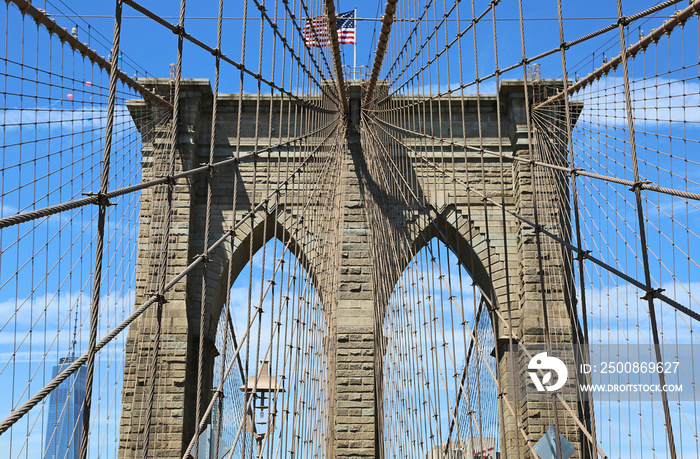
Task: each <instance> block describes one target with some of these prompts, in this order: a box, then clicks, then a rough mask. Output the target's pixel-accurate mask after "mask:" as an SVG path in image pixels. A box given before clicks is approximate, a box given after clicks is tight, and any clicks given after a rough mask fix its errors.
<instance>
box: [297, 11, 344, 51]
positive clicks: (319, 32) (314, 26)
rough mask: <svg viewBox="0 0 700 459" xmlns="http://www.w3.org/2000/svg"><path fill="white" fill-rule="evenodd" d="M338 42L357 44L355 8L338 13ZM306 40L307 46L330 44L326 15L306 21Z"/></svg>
mask: <svg viewBox="0 0 700 459" xmlns="http://www.w3.org/2000/svg"><path fill="white" fill-rule="evenodd" d="M337 17H338V20H337V21H336V24H337V26H338V42H339V43H340V44H341V45H343V44H355V30H356V29H355V10H352V11H348V12H346V13H340V14H338V16H337ZM304 42H305V43H306V46H319V47H320V46H330V45H331V37H330V33H329V32H328V20H327V19H326V16H316V17H315V18H312V19H310V20H307V21H306V25H304Z"/></svg>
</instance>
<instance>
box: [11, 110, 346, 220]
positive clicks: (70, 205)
mask: <svg viewBox="0 0 700 459" xmlns="http://www.w3.org/2000/svg"><path fill="white" fill-rule="evenodd" d="M338 120H339V118H336V119H335V120H333V121H331V122H329V123H328V124H326V125H325V126H322V127H321V128H319V129H317V130H316V131H313V132H310V133H308V134H305V135H303V136H299V137H296V138H294V139H291V140H287V141H286V142H282V143H279V144H276V145H273V146H270V147H265V148H261V149H259V150H255V151H252V152H250V153H248V154H246V155H243V156H241V157H240V158H235V157H234V158H229V159H224V160H222V161H218V162H216V163H213V164H205V165H204V166H200V167H196V168H194V169H190V170H187V171H184V172H180V173H178V174H174V175H171V176H164V177H160V178H157V179H153V180H149V181H147V182H143V183H139V184H137V185H131V186H128V187H124V188H119V189H116V190H112V191H108V192H106V193H105V194H104V196H105V197H106V198H107V199H111V198H115V197H118V196H122V195H125V194H129V193H133V192H135V191H140V190H143V189H146V188H151V187H153V186H156V185H162V184H164V183H168V182H171V181H176V180H179V179H182V178H185V177H189V176H192V175H199V174H203V173H205V172H208V171H209V170H210V169H211V168H212V167H213V168H217V167H222V166H229V165H233V164H238V163H240V162H241V161H243V160H246V159H250V158H256V157H258V156H260V154H262V153H266V152H272V151H275V150H277V149H280V148H282V147H287V146H289V145H291V144H292V143H295V142H298V141H299V140H303V139H306V138H309V137H313V136H314V135H316V134H318V133H319V132H321V131H323V130H324V129H327V128H328V127H330V126H331V124H333V123H336V122H337V121H338ZM98 203H99V197H98V195H97V194H93V193H90V194H89V195H88V196H87V197H85V198H81V199H76V200H74V201H66V202H64V203H61V204H56V205H54V206H48V207H44V208H43V209H37V210H32V211H30V212H25V213H22V214H16V215H11V216H9V217H5V218H2V219H0V229H2V228H7V227H8V226H14V225H17V224H20V223H24V222H28V221H31V220H36V219H37V218H42V217H48V216H50V215H54V214H57V213H60V212H65V211H67V210H71V209H76V208H78V207H83V206H86V205H88V204H98Z"/></svg>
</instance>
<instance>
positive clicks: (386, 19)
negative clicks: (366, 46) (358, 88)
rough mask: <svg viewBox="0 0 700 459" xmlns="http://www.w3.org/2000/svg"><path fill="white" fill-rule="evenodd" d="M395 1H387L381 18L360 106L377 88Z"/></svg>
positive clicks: (370, 97)
mask: <svg viewBox="0 0 700 459" xmlns="http://www.w3.org/2000/svg"><path fill="white" fill-rule="evenodd" d="M397 1H398V0H387V2H386V7H385V8H384V16H383V17H382V30H381V33H380V34H379V40H378V41H377V51H376V52H375V54H374V65H373V66H372V74H371V75H370V79H369V84H368V85H367V92H366V93H365V98H364V100H363V101H362V106H366V105H367V104H368V103H369V101H370V100H372V95H373V93H374V88H375V87H376V86H377V80H378V79H379V72H380V71H381V69H382V62H383V61H384V54H386V44H387V41H389V34H390V33H391V24H392V23H393V22H394V14H395V13H396V2H397Z"/></svg>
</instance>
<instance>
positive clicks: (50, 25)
mask: <svg viewBox="0 0 700 459" xmlns="http://www.w3.org/2000/svg"><path fill="white" fill-rule="evenodd" d="M7 1H8V2H10V1H11V2H12V3H14V4H15V5H17V8H19V10H20V11H21V12H22V14H28V15H29V16H31V17H32V19H34V21H36V23H37V25H39V24H41V25H43V26H44V27H46V30H48V31H49V33H50V34H55V35H56V36H57V37H58V38H59V39H60V40H61V42H62V43H64V42H65V43H68V45H69V46H70V47H71V48H72V49H74V50H76V51H77V52H79V53H80V54H81V55H82V56H84V57H86V58H88V59H89V60H90V62H94V63H95V64H97V65H98V66H99V67H100V68H102V69H104V70H105V71H107V72H111V70H112V64H111V63H109V62H107V60H106V59H105V58H104V57H102V56H100V55H99V54H97V52H95V51H94V50H92V49H90V48H88V47H87V45H86V44H85V43H81V42H80V41H78V39H77V38H75V37H74V36H73V35H71V34H69V33H68V31H67V30H66V29H64V28H63V27H61V26H59V25H58V24H56V21H54V20H53V19H51V18H50V17H49V15H48V14H46V13H45V12H44V11H42V10H40V9H37V8H35V7H34V6H33V5H32V4H31V3H30V2H27V1H25V0H7ZM116 77H117V79H119V80H121V81H122V82H123V83H124V84H126V85H127V86H129V87H130V88H132V89H134V90H135V91H137V92H139V93H140V94H141V95H142V96H144V97H145V98H147V99H150V100H152V101H153V102H155V103H157V104H159V105H163V106H165V107H168V108H172V104H171V103H170V102H168V101H167V100H165V99H163V98H162V97H160V96H158V95H157V94H154V93H152V92H151V91H149V90H148V89H146V88H144V87H143V86H142V85H141V84H140V83H138V82H137V81H136V80H134V79H133V78H131V77H129V76H127V75H126V74H125V73H124V72H122V71H121V70H118V69H117V70H116Z"/></svg>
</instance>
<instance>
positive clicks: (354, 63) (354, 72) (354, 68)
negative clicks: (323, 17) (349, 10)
mask: <svg viewBox="0 0 700 459" xmlns="http://www.w3.org/2000/svg"><path fill="white" fill-rule="evenodd" d="M353 19H354V21H353V22H354V25H355V44H354V45H353V56H352V76H353V77H355V76H357V8H355V13H354V14H353Z"/></svg>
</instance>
